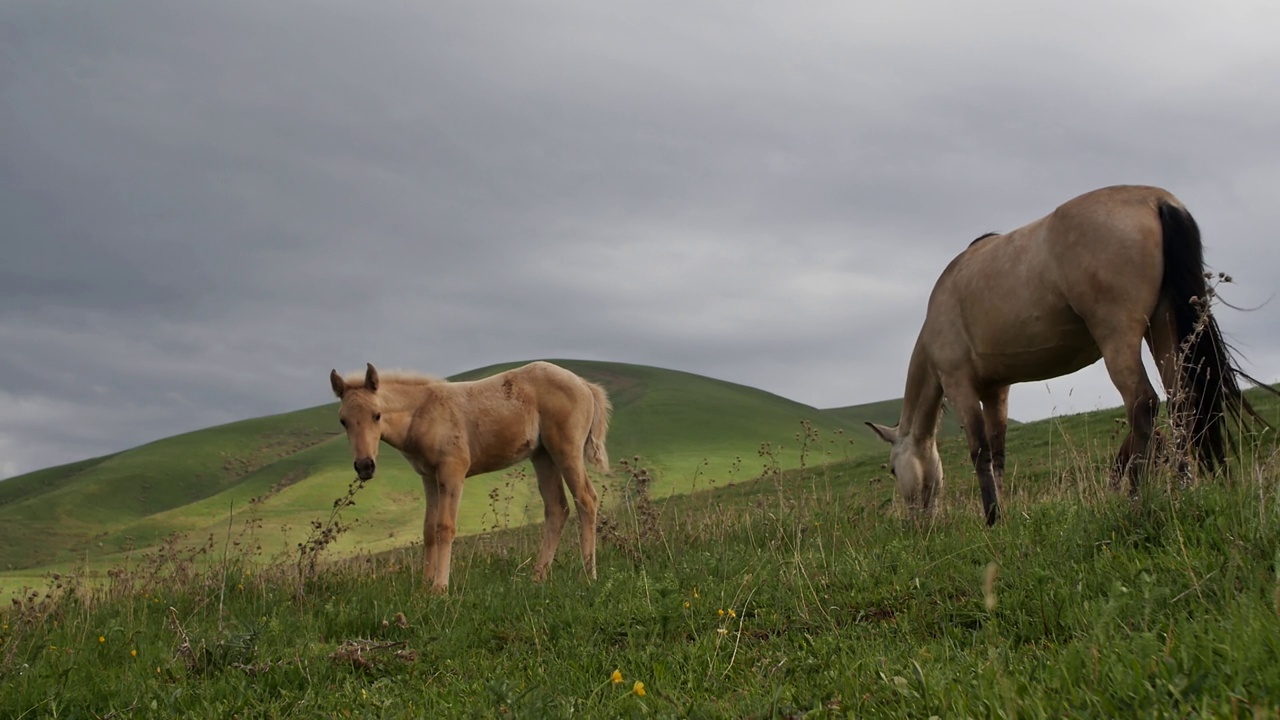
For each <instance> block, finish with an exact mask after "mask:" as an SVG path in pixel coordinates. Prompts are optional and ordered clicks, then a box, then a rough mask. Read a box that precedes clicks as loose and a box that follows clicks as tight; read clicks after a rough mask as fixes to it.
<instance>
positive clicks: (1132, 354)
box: [1098, 328, 1160, 491]
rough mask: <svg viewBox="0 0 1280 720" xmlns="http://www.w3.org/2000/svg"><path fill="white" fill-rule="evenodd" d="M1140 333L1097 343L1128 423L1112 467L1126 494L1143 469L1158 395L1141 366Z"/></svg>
mask: <svg viewBox="0 0 1280 720" xmlns="http://www.w3.org/2000/svg"><path fill="white" fill-rule="evenodd" d="M1144 334H1145V328H1143V329H1136V330H1135V331H1133V332H1130V333H1129V334H1128V336H1127V337H1125V336H1122V335H1119V334H1117V335H1116V336H1115V337H1114V338H1113V339H1111V340H1110V341H1100V342H1099V343H1098V345H1099V347H1100V348H1101V349H1102V359H1103V361H1104V362H1105V363H1106V365H1107V374H1108V375H1110V376H1111V382H1112V383H1114V384H1115V386H1116V389H1117V390H1119V391H1120V396H1121V397H1122V398H1124V407H1125V413H1126V416H1127V419H1128V421H1129V434H1128V435H1127V436H1125V439H1124V442H1122V443H1121V444H1120V451H1119V452H1118V453H1117V454H1116V461H1115V465H1114V466H1113V467H1112V473H1113V479H1115V480H1117V481H1118V480H1120V479H1121V478H1127V479H1128V481H1129V489H1130V491H1135V490H1137V488H1138V480H1139V479H1140V478H1141V477H1142V473H1143V471H1144V470H1145V469H1146V465H1147V460H1148V454H1149V450H1150V447H1151V437H1152V434H1153V433H1154V432H1155V420H1156V414H1157V413H1158V412H1159V411H1160V396H1159V395H1157V394H1156V390H1155V388H1153V387H1152V386H1151V380H1150V378H1148V377H1147V369H1146V368H1145V367H1143V365H1142V336H1143V335H1144Z"/></svg>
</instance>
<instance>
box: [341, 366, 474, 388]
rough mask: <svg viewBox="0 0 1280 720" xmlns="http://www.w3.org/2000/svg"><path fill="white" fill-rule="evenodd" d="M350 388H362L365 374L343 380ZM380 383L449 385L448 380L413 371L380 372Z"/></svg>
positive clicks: (355, 373) (360, 373)
mask: <svg viewBox="0 0 1280 720" xmlns="http://www.w3.org/2000/svg"><path fill="white" fill-rule="evenodd" d="M343 381H344V382H346V383H347V385H348V386H349V387H360V386H362V385H364V373H362V372H354V373H351V374H349V375H347V376H346V377H344V378H343ZM378 382H379V383H393V384H395V385H447V384H448V383H449V381H448V380H445V379H443V378H438V377H436V376H434V375H423V374H422V373H417V372H413V371H412V370H379V371H378Z"/></svg>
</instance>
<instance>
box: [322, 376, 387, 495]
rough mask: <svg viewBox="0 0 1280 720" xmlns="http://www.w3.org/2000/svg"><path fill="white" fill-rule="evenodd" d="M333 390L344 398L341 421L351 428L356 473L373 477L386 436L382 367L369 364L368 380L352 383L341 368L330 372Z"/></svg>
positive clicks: (340, 414)
mask: <svg viewBox="0 0 1280 720" xmlns="http://www.w3.org/2000/svg"><path fill="white" fill-rule="evenodd" d="M329 382H330V384H332V385H333V394H335V395H337V396H338V398H339V399H341V400H342V405H341V406H340V407H339V408H338V422H340V423H342V427H344V428H346V430H347V441H348V442H350V443H351V454H352V455H353V456H355V459H356V461H355V467H356V475H357V476H358V477H359V478H360V479H361V480H368V479H369V478H371V477H373V471H374V470H375V469H376V468H377V461H378V442H379V441H380V440H382V399H381V398H379V397H378V371H377V370H375V369H374V367H373V365H369V366H368V368H367V369H366V370H365V373H364V383H363V384H355V385H348V384H347V381H346V380H343V379H342V376H341V375H339V374H338V371H337V370H334V371H333V372H331V373H329Z"/></svg>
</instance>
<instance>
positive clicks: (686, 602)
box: [684, 600, 689, 610]
mask: <svg viewBox="0 0 1280 720" xmlns="http://www.w3.org/2000/svg"><path fill="white" fill-rule="evenodd" d="M684 609H685V610H688V609H689V601H688V600H685V601H684Z"/></svg>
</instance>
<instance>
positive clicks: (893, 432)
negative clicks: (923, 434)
mask: <svg viewBox="0 0 1280 720" xmlns="http://www.w3.org/2000/svg"><path fill="white" fill-rule="evenodd" d="M867 427H869V428H871V431H872V432H874V433H875V434H876V435H879V436H880V439H881V440H883V441H885V442H887V443H889V444H890V445H892V444H894V443H896V442H898V428H897V427H886V426H884V425H877V424H875V423H873V422H868V423H867Z"/></svg>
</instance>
